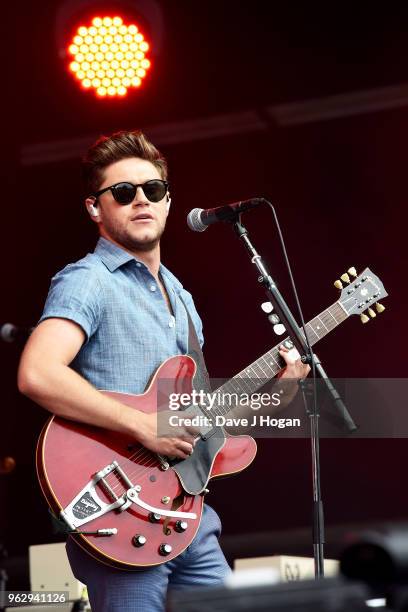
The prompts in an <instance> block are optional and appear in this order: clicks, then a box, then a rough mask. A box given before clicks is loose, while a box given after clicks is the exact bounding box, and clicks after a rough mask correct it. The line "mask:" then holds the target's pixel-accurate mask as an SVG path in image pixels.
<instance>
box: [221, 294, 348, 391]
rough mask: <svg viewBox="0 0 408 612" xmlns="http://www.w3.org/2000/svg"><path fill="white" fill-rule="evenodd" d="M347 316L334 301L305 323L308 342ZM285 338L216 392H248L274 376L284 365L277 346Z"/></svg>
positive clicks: (329, 330)
mask: <svg viewBox="0 0 408 612" xmlns="http://www.w3.org/2000/svg"><path fill="white" fill-rule="evenodd" d="M348 316H349V315H348V313H347V312H346V311H345V310H344V309H343V307H342V306H341V305H340V304H339V302H335V303H334V304H332V305H331V306H330V307H329V308H326V310H323V312H321V313H320V314H319V315H318V316H317V317H315V318H314V319H312V320H311V321H309V322H308V323H306V332H307V336H308V338H309V342H310V344H311V345H314V344H316V343H317V342H318V341H319V340H320V339H321V338H323V337H324V336H326V335H327V334H328V333H329V332H331V331H332V330H333V329H335V328H336V327H337V326H338V325H340V323H342V322H343V321H344V320H345V319H347V317H348ZM287 340H290V339H289V337H288V336H287V337H285V338H283V339H282V341H281V342H279V344H277V345H276V346H274V347H273V348H272V349H271V350H269V351H268V352H267V353H265V354H264V355H262V356H261V357H259V359H257V360H256V361H254V362H253V363H251V364H250V365H249V366H247V367H246V368H245V369H244V370H241V372H238V374H236V375H235V376H234V377H233V378H231V379H230V380H229V381H228V382H226V383H224V384H223V385H222V386H221V387H219V388H218V389H217V393H239V394H242V393H247V394H250V393H255V392H256V391H258V390H259V389H260V388H261V387H263V385H265V383H266V382H268V380H269V379H271V378H273V377H274V376H276V375H277V374H278V373H279V372H280V370H282V369H283V368H284V367H285V362H284V360H283V359H282V357H281V356H280V353H279V347H280V345H281V344H284V342H285V341H287Z"/></svg>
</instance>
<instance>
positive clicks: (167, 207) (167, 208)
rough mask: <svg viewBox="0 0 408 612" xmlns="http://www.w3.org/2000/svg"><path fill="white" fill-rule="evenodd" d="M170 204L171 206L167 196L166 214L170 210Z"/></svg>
mask: <svg viewBox="0 0 408 612" xmlns="http://www.w3.org/2000/svg"><path fill="white" fill-rule="evenodd" d="M170 204H171V197H170V196H168V197H167V203H166V210H167V212H169V210H170Z"/></svg>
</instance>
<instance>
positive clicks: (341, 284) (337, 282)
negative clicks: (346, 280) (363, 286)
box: [334, 280, 343, 289]
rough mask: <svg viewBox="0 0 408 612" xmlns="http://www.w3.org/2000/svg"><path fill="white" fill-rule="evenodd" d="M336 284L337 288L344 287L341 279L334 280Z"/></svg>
mask: <svg viewBox="0 0 408 612" xmlns="http://www.w3.org/2000/svg"><path fill="white" fill-rule="evenodd" d="M334 286H335V287H336V289H343V283H342V282H341V280H336V281H335V282H334Z"/></svg>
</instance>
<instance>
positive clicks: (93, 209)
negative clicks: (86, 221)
mask: <svg viewBox="0 0 408 612" xmlns="http://www.w3.org/2000/svg"><path fill="white" fill-rule="evenodd" d="M88 210H89V214H90V215H91V217H97V216H98V214H99V213H98V209H97V204H90V205H89V208H88Z"/></svg>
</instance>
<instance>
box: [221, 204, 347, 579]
mask: <svg viewBox="0 0 408 612" xmlns="http://www.w3.org/2000/svg"><path fill="white" fill-rule="evenodd" d="M230 222H231V223H233V226H234V230H235V232H236V234H237V236H238V237H239V238H240V239H241V240H242V241H243V243H244V245H245V247H246V249H247V251H248V253H249V255H250V257H251V261H252V263H253V264H254V265H255V266H256V268H257V269H258V272H259V274H260V275H259V276H258V282H259V283H261V284H262V285H263V286H264V287H265V289H266V292H267V294H268V296H269V299H270V300H271V302H272V304H273V306H274V309H275V311H276V313H277V314H278V316H279V319H280V321H281V322H282V323H283V325H284V326H285V328H286V330H287V332H288V333H289V336H290V338H291V340H292V342H293V344H294V346H295V347H296V348H297V350H298V352H299V354H300V355H301V360H302V362H303V363H308V364H310V366H311V368H312V372H313V379H314V384H313V386H312V393H311V394H310V392H309V391H308V389H307V388H306V384H305V381H304V380H302V381H299V385H300V388H301V391H302V395H303V400H304V402H305V409H306V414H307V415H308V416H309V419H310V435H311V450H312V475H313V550H314V564H315V577H316V578H321V577H323V576H324V552H323V549H324V515H323V501H322V496H321V486H320V453H319V416H320V415H319V410H318V406H317V393H316V390H317V389H316V373H317V374H318V375H319V377H320V378H321V379H322V380H323V381H324V383H325V385H326V387H327V390H328V391H329V394H330V395H331V397H332V398H333V402H334V405H335V406H336V409H337V410H338V411H339V412H340V414H341V416H342V417H343V421H344V423H345V425H346V428H347V429H348V430H349V431H350V432H351V431H354V430H355V429H357V427H356V425H355V424H354V422H353V420H352V418H351V416H350V414H349V412H348V411H347V409H346V407H345V405H344V404H343V402H342V400H341V398H340V396H339V394H338V393H337V391H336V389H335V388H334V386H333V384H332V383H331V381H330V380H329V379H328V377H327V374H326V372H325V371H324V369H323V367H322V365H321V362H320V360H319V359H318V357H317V356H316V355H315V354H314V353H313V351H312V349H311V346H310V343H309V340H308V338H307V332H306V329H305V328H304V330H303V333H302V332H301V330H300V329H299V327H298V325H297V323H296V320H295V318H294V317H293V315H292V313H291V311H290V309H289V307H288V305H287V304H286V302H285V300H284V299H283V297H282V295H281V293H280V292H279V290H278V288H277V286H276V284H275V282H274V280H273V279H272V277H271V275H270V274H269V272H268V270H267V268H266V266H265V264H264V262H263V261H262V258H261V256H260V255H259V254H258V253H257V251H256V250H255V247H254V246H253V244H252V243H251V241H250V239H249V236H248V231H247V230H246V228H245V227H244V226H243V225H242V223H241V215H240V214H237V215H236V216H235V220H232V219H231V220H230ZM310 395H312V398H310V397H309V396H310ZM310 399H312V400H313V401H312V402H310ZM309 404H311V406H310V405H309Z"/></svg>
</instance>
